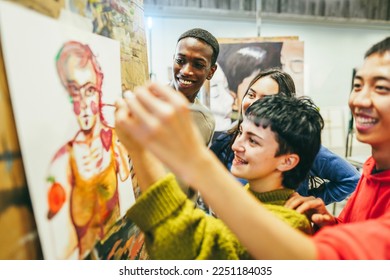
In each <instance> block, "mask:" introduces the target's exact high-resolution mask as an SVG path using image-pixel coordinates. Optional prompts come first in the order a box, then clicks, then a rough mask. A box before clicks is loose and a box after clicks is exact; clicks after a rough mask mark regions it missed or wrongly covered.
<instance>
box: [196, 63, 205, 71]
mask: <svg viewBox="0 0 390 280" xmlns="http://www.w3.org/2000/svg"><path fill="white" fill-rule="evenodd" d="M194 68H196V69H198V70H202V69H204V68H206V65H204V64H202V63H198V62H196V63H194Z"/></svg>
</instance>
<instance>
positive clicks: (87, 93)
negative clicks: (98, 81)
mask: <svg viewBox="0 0 390 280" xmlns="http://www.w3.org/2000/svg"><path fill="white" fill-rule="evenodd" d="M96 92H97V90H96V88H95V87H92V86H90V87H88V88H86V89H85V96H87V97H90V96H93V95H95V93H96Z"/></svg>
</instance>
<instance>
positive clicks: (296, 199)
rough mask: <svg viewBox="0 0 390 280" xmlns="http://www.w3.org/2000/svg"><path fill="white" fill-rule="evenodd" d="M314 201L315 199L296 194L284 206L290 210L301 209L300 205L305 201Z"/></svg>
mask: <svg viewBox="0 0 390 280" xmlns="http://www.w3.org/2000/svg"><path fill="white" fill-rule="evenodd" d="M312 199H313V198H312V197H304V196H301V195H299V194H298V193H294V194H293V195H292V196H291V197H290V198H289V199H288V200H287V202H286V204H285V205H284V206H285V207H286V208H289V209H296V208H297V207H299V205H301V204H302V203H304V202H305V201H308V200H312Z"/></svg>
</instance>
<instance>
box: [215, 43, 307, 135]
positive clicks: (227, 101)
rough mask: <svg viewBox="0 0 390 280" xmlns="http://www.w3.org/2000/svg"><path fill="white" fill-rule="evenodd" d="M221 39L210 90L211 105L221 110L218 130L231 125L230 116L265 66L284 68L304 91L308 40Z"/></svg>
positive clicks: (219, 111)
mask: <svg viewBox="0 0 390 280" xmlns="http://www.w3.org/2000/svg"><path fill="white" fill-rule="evenodd" d="M218 41H219V43H220V53H219V56H218V60H217V64H218V68H217V71H216V73H215V74H214V76H213V78H212V79H211V80H210V93H209V95H210V98H209V102H210V103H209V104H210V109H211V111H213V112H216V113H217V115H216V116H215V117H216V130H217V131H224V130H226V129H229V127H230V125H231V120H230V119H229V116H236V114H235V112H238V111H239V108H240V106H241V99H242V97H243V96H244V94H245V92H246V90H247V88H248V85H249V83H250V81H251V80H252V79H253V78H254V77H255V76H256V75H257V74H258V73H259V72H260V71H262V70H266V69H269V68H274V67H276V68H280V69H283V70H284V71H286V72H287V73H289V74H290V75H291V77H292V78H293V80H294V82H295V86H296V91H297V92H296V93H297V95H298V96H300V95H303V94H304V92H303V76H304V52H303V50H304V49H303V46H304V44H303V42H302V41H299V40H298V38H297V37H270V38H262V37H257V38H242V39H239V38H238V39H234V38H219V39H218ZM219 119H221V120H219ZM220 124H221V125H220ZM219 125H220V126H219Z"/></svg>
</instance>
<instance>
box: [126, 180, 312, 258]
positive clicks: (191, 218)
mask: <svg viewBox="0 0 390 280" xmlns="http://www.w3.org/2000/svg"><path fill="white" fill-rule="evenodd" d="M250 192H252V191H250ZM292 192H293V190H289V189H281V190H276V191H271V192H266V193H253V192H252V193H253V194H254V195H255V196H256V197H257V198H258V199H259V200H260V201H261V202H263V203H264V206H265V207H266V208H268V209H269V210H270V211H272V212H273V213H275V215H277V216H278V217H280V218H281V219H282V220H284V221H285V222H287V223H289V224H290V225H291V226H292V227H294V228H298V229H300V230H302V231H304V232H310V229H311V225H310V222H309V220H308V219H307V218H306V216H304V215H302V214H299V213H297V212H295V211H294V210H291V209H287V208H285V207H283V205H284V202H285V201H286V200H287V199H288V197H289V196H290V195H291V193H292ZM126 216H127V219H130V220H132V221H133V222H134V223H136V224H137V225H138V226H139V227H140V229H141V230H142V231H143V232H144V233H145V243H146V248H147V251H148V254H149V257H150V258H151V259H177V260H186V259H190V260H193V259H200V260H204V259H223V260H238V259H251V257H250V255H249V253H248V252H247V250H246V249H245V248H244V247H243V246H242V245H241V244H240V242H239V241H238V239H237V237H236V236H235V235H234V234H233V233H232V232H231V231H230V230H229V229H228V228H227V226H226V225H225V224H224V223H223V222H222V220H220V219H217V218H214V217H212V216H209V215H206V214H205V212H203V211H202V210H200V209H196V208H195V207H194V204H193V203H192V202H191V201H190V200H188V199H187V197H186V195H185V194H184V193H183V192H182V191H181V189H180V187H179V186H178V184H177V182H176V179H175V177H174V175H173V174H168V175H167V176H166V177H164V178H162V179H161V180H159V181H158V182H156V183H154V184H153V186H151V187H150V188H149V189H148V190H147V191H146V192H144V193H143V194H142V195H141V196H140V197H139V198H138V199H137V201H136V203H135V204H134V205H133V206H132V207H131V208H130V209H129V210H128V212H127V214H126Z"/></svg>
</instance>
